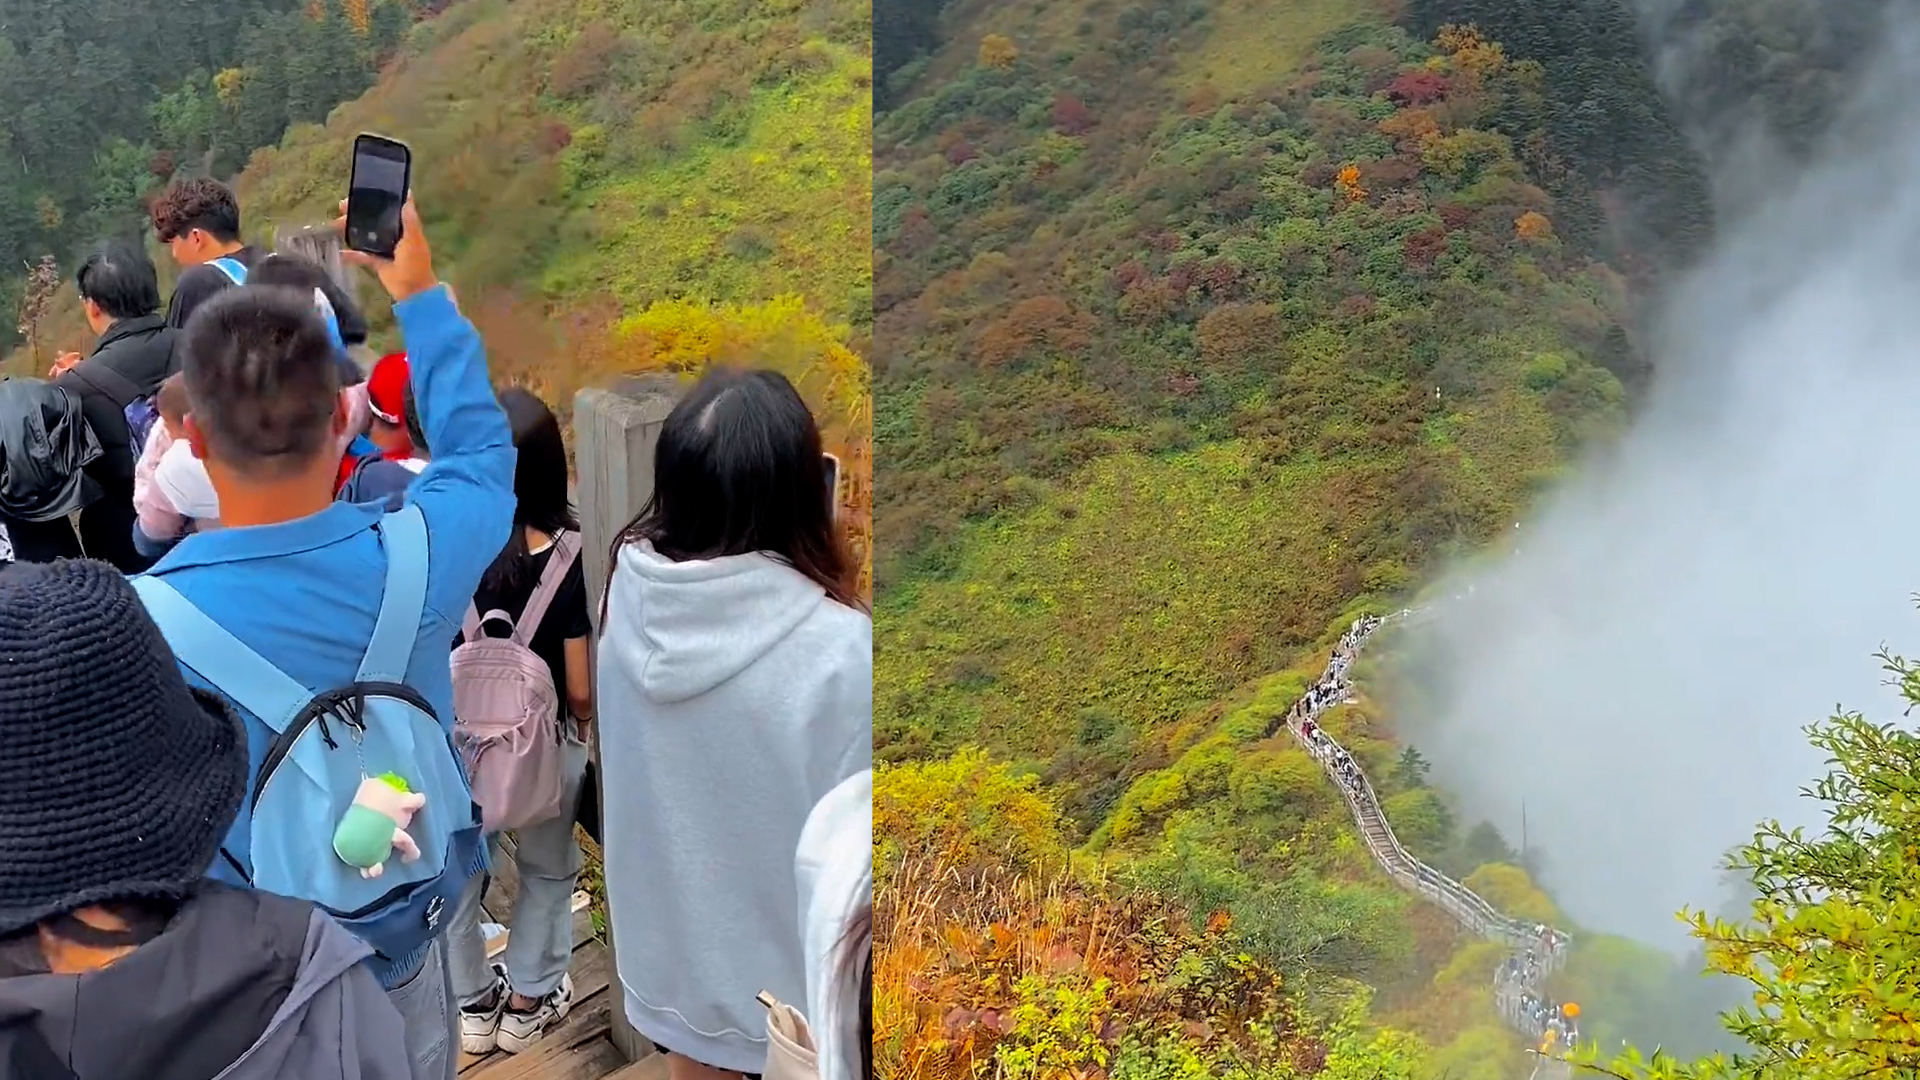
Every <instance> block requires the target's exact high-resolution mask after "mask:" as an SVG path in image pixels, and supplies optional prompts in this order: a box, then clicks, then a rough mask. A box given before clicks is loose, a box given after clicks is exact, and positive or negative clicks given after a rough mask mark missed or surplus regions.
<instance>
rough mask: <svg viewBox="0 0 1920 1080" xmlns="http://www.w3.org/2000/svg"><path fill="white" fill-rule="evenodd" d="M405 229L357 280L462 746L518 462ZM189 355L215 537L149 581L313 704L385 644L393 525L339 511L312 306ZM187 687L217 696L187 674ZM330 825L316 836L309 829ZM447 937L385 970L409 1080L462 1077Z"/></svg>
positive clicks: (323, 337)
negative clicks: (373, 326)
mask: <svg viewBox="0 0 1920 1080" xmlns="http://www.w3.org/2000/svg"><path fill="white" fill-rule="evenodd" d="M403 220H404V223H405V235H404V238H403V239H402V240H401V242H400V245H399V248H398V250H397V251H396V252H395V255H394V258H393V259H392V260H371V259H365V258H361V259H359V260H358V261H360V262H361V263H362V264H363V265H368V266H371V267H372V268H373V270H374V271H375V273H376V274H378V276H379V278H380V281H381V283H382V284H383V285H385V286H386V288H387V291H388V292H389V293H391V294H392V296H393V299H394V317H395V319H396V320H397V321H398V323H399V325H400V329H401V332H402V333H403V335H404V336H405V339H406V346H407V351H408V353H409V354H410V356H411V357H412V361H413V363H412V379H413V384H414V389H415V393H416V396H417V398H418V400H419V407H420V417H421V422H422V424H423V425H424V427H425V428H426V433H427V435H428V436H429V437H430V438H431V439H432V442H433V446H434V449H435V450H436V454H435V457H434V461H433V464H432V465H431V466H429V467H428V468H427V469H426V470H425V471H424V472H423V473H422V474H421V475H420V476H419V477H418V478H417V479H416V480H415V481H414V483H413V484H412V486H411V487H410V488H409V489H408V491H407V494H406V502H407V503H408V504H411V505H415V506H417V507H418V508H419V510H420V513H421V516H423V517H424V518H425V521H426V528H427V551H428V572H427V581H426V597H425V606H424V610H423V612H422V614H421V617H420V623H419V626H418V627H416V630H415V637H414V646H413V653H412V657H411V661H410V664H409V667H408V669H407V672H406V677H405V680H404V681H405V684H406V686H408V687H410V688H412V689H413V690H415V691H418V692H419V693H420V694H421V695H422V696H423V697H424V698H425V699H426V700H427V701H428V702H429V703H430V704H431V705H432V707H433V710H434V713H435V715H436V716H437V717H438V718H439V720H440V722H441V724H442V725H443V726H445V727H447V728H449V729H450V728H451V725H452V723H453V717H454V713H453V685H452V680H451V676H450V674H449V666H448V653H449V649H450V645H451V642H452V641H453V640H454V638H455V636H456V635H457V633H458V631H459V628H460V620H461V617H462V616H463V615H464V613H465V611H466V608H467V605H468V604H469V603H470V602H471V600H472V598H473V594H474V590H475V589H476V588H477V587H478V585H479V583H480V576H481V573H482V572H483V571H484V570H485V569H486V567H487V566H488V564H490V563H491V562H492V561H493V559H494V557H495V556H496V555H498V554H499V552H500V549H501V548H502V547H503V546H504V545H505V544H506V540H507V535H508V531H509V529H510V528H511V523H512V520H513V510H514V496H513V472H514V449H513V439H512V433H511V431H510V430H509V428H508V425H507V420H506V416H505V414H504V413H502V412H501V410H500V406H499V404H498V403H497V402H496V400H495V398H494V395H493V389H492V387H491V385H490V384H489V382H488V379H487V364H486V356H485V354H484V352H483V350H482V348H481V342H480V337H479V335H478V334H477V333H476V332H475V330H474V328H473V325H472V324H471V323H469V322H468V321H467V320H466V319H465V318H464V317H463V316H462V315H461V314H460V312H459V310H458V309H457V308H455V306H454V303H453V300H452V298H451V296H450V294H449V292H448V290H447V288H446V287H445V286H444V285H442V284H441V283H440V282H439V280H438V279H437V277H436V276H435V274H434V271H433V264H432V259H431V257H430V254H429V252H428V249H427V242H426V238H425V235H424V233H423V231H422V228H421V224H420V218H419V215H418V213H417V212H416V211H415V210H414V207H413V204H412V202H411V201H409V202H408V204H407V207H406V210H405V214H404V219H403ZM183 343H184V346H185V355H186V358H187V359H186V365H185V372H186V386H187V396H188V401H189V407H190V414H189V416H188V418H187V421H186V424H185V427H186V431H185V437H186V439H187V441H188V442H189V443H190V444H191V446H192V447H193V452H194V454H195V455H196V456H197V457H200V458H201V459H203V460H204V461H205V462H206V467H207V475H208V477H209V479H210V480H211V481H212V483H213V487H214V490H215V491H216V492H217V493H218V495H219V498H220V517H221V524H222V525H223V528H220V529H217V530H213V531H209V532H205V533H197V534H195V535H192V536H189V537H187V538H186V539H185V540H184V541H183V542H181V544H180V545H179V546H178V547H176V548H174V549H173V550H172V551H171V552H170V553H168V554H167V556H166V557H165V558H163V559H162V560H161V561H160V562H159V563H158V564H157V565H156V566H155V567H154V568H153V570H152V571H151V572H150V573H151V574H152V575H155V576H157V577H160V578H162V579H163V580H164V581H165V582H166V584H167V585H170V586H172V588H173V589H174V590H176V591H178V592H179V593H180V594H181V595H182V596H184V597H185V598H186V600H188V601H189V602H191V604H192V605H193V607H196V608H198V609H199V610H200V611H201V612H202V613H204V614H205V615H206V616H208V617H209V618H211V619H212V620H213V621H214V622H216V623H218V624H219V626H220V627H222V628H224V629H225V630H226V631H227V632H228V633H229V634H231V635H233V637H235V638H237V639H238V640H239V642H240V643H241V644H243V645H245V646H247V647H248V648H250V649H252V650H253V651H254V652H255V653H257V654H259V656H260V657H261V658H263V659H264V660H266V661H267V662H268V663H270V664H271V665H273V666H274V667H276V668H278V669H279V670H280V671H281V672H284V673H285V674H286V675H287V676H289V677H291V678H292V679H293V680H294V681H296V682H298V683H300V684H302V685H303V686H305V687H308V688H310V689H313V690H324V689H328V688H333V687H342V686H347V685H349V684H351V683H353V682H354V681H355V679H356V671H357V669H358V667H359V665H360V662H361V658H362V656H363V654H364V653H366V651H367V649H368V643H369V641H370V640H371V639H372V637H373V634H374V624H375V619H376V616H377V615H378V613H379V612H380V609H381V602H382V597H383V594H384V592H385V583H386V573H387V549H386V546H385V544H384V543H383V540H382V537H381V535H380V534H379V533H378V532H376V531H375V525H376V523H379V522H380V521H381V519H382V515H383V513H384V512H385V511H386V509H387V508H386V507H384V506H382V505H378V504H364V505H356V504H352V503H347V502H339V501H336V500H335V499H334V485H335V480H336V477H337V473H338V469H339V455H338V453H337V448H338V446H339V441H338V438H339V435H340V434H341V433H342V432H344V431H345V428H346V424H347V418H346V416H345V410H344V408H343V407H342V406H341V405H340V404H339V402H340V395H339V378H340V375H339V370H338V366H337V364H336V363H335V358H334V350H333V347H332V343H331V341H330V340H329V338H328V335H327V332H326V328H325V327H324V326H323V325H322V323H321V320H320V319H319V317H318V316H317V315H316V314H315V313H314V308H313V304H312V300H311V297H300V296H297V295H293V294H291V293H286V292H282V291H280V290H274V289H267V288H258V289H255V288H244V289H230V290H226V291H224V292H223V293H221V294H220V295H218V296H216V297H214V298H212V299H209V300H208V301H206V303H205V304H204V305H202V307H201V308H200V310H198V311H196V312H195V314H194V316H193V318H192V319H191V320H190V321H189V323H188V325H187V327H186V329H185V330H184V332H183ZM169 636H170V637H171V636H172V632H171V630H169ZM186 674H187V677H188V679H189V681H192V682H195V683H196V684H198V685H202V686H207V685H209V684H208V683H207V681H206V680H203V679H201V678H200V676H199V675H198V674H197V673H195V672H193V671H192V670H191V669H189V670H188V671H187V672H186ZM242 711H243V714H244V719H245V720H246V723H247V730H248V743H249V747H248V751H249V754H248V757H249V776H250V777H254V778H257V777H258V776H259V775H260V770H261V766H262V764H263V762H264V761H265V760H266V757H267V752H268V749H269V747H270V745H271V743H272V736H273V732H272V730H271V729H270V728H268V727H267V726H266V725H264V724H263V723H262V722H261V720H260V719H259V718H258V717H256V716H253V715H251V714H245V711H244V710H242ZM255 784H257V779H255V780H250V781H249V786H250V787H252V786H254V785H255ZM258 794H259V793H258V792H257V791H256V792H253V795H255V796H256V797H257V795H258ZM466 809H470V808H463V810H462V812H465V810H466ZM333 825H334V823H333V822H315V823H314V828H315V829H324V830H328V831H331V829H332V828H333ZM250 827H251V823H250V820H249V816H248V814H246V813H242V814H241V815H240V818H239V820H238V821H236V822H235V824H234V826H233V829H232V830H231V831H230V832H229V833H228V836H227V841H226V843H225V844H224V845H223V850H224V851H226V852H229V853H238V854H237V858H236V856H234V855H231V854H230V855H229V856H227V857H226V858H223V859H219V860H216V862H215V865H214V867H213V870H212V875H213V876H214V877H216V878H221V879H224V880H235V881H238V880H244V879H243V878H242V877H241V876H240V874H239V870H238V862H239V861H243V860H250V858H251V856H250V855H249V854H248V852H249V851H250V850H251V848H250V846H249V845H250V832H249V830H250ZM478 862H479V856H478V854H477V852H476V855H475V857H474V859H473V860H471V864H470V865H463V866H458V867H455V866H449V867H448V869H447V871H446V872H447V873H448V874H456V873H457V874H461V875H464V876H463V877H462V878H461V880H463V881H464V880H465V877H470V876H471V875H472V874H473V873H475V872H477V871H478V869H479V865H478ZM426 925H427V926H435V925H436V924H435V923H434V922H433V921H432V920H429V921H428V922H427V924H426ZM437 929H439V928H438V927H436V931H437ZM443 937H444V934H440V935H439V936H438V937H433V938H432V939H431V944H430V945H427V946H424V947H422V948H421V949H419V950H416V953H415V955H409V956H403V957H397V958H394V959H393V960H392V961H391V962H389V963H384V964H383V963H379V962H377V961H376V962H374V969H375V974H376V975H378V976H379V977H380V981H381V984H382V985H383V986H385V987H386V988H387V990H388V992H389V994H390V995H391V996H392V998H393V1000H394V1003H395V1004H396V1005H397V1006H398V1007H399V1008H400V1012H401V1014H402V1016H403V1017H405V1019H406V1021H407V1040H408V1047H409V1051H410V1053H411V1055H412V1057H413V1066H414V1076H415V1077H416V1080H421V1078H437V1077H445V1078H447V1080H451V1078H452V1077H453V1075H454V1070H455V1060H456V1055H455V1053H454V1047H455V1046H456V1045H457V1041H456V1024H457V1020H456V1017H457V1010H456V1009H455V1008H454V1006H453V1004H452V1003H451V1002H450V1001H448V997H449V989H448V975H447V961H446V955H445V951H444V948H443V944H442V940H441V939H442V938H443Z"/></svg>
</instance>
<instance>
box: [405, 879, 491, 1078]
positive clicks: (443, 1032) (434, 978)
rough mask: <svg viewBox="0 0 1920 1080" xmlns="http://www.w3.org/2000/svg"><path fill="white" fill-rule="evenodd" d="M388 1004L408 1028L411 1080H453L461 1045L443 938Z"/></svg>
mask: <svg viewBox="0 0 1920 1080" xmlns="http://www.w3.org/2000/svg"><path fill="white" fill-rule="evenodd" d="M474 880H476V881H478V880H479V878H478V877H476V878H475V879H474ZM387 1000H389V1001H391V1002H393V1007H394V1008H395V1009H398V1010H399V1011H400V1019H401V1020H403V1021H405V1022H406V1025H407V1056H408V1057H410V1058H411V1059H412V1060H413V1080H454V1072H455V1070H457V1069H458V1068H459V1065H460V1061H459V1058H458V1057H457V1056H456V1055H455V1054H454V1052H453V1051H454V1048H455V1047H457V1046H459V1045H460V1013H459V1010H457V1009H455V1008H454V1007H453V986H452V983H451V982H450V981H449V977H448V971H447V939H446V938H444V937H443V938H440V939H439V940H437V941H435V942H434V943H433V946H432V947H431V948H429V949H428V950H427V955H426V959H424V960H422V961H421V962H420V970H419V971H417V972H415V973H414V976H413V978H411V979H408V980H407V981H406V982H403V983H401V984H400V985H399V986H396V987H394V988H393V989H391V990H389V991H387Z"/></svg>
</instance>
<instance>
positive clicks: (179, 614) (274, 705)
mask: <svg viewBox="0 0 1920 1080" xmlns="http://www.w3.org/2000/svg"><path fill="white" fill-rule="evenodd" d="M131 580H132V582H133V591H134V592H136V593H139V594H140V600H141V602H142V603H143V604H145V605H146V608H147V613H148V614H149V615H151V616H153V621H154V622H155V623H157V624H158V625H159V627H160V630H161V632H162V633H163V634H164V635H165V636H166V639H167V645H168V646H169V647H170V648H172V649H173V655H174V657H175V658H176V659H178V660H179V661H180V662H181V663H183V664H185V665H187V666H188V667H190V668H192V669H193V670H194V671H195V672H196V673H198V674H199V675H200V677H201V678H203V679H205V680H207V681H208V682H210V683H212V684H213V685H214V686H216V687H218V688H219V690H220V692H221V693H223V694H225V695H227V696H228V697H230V698H232V699H233V700H234V701H235V702H236V703H237V704H239V706H240V707H241V708H243V709H245V710H247V711H248V712H250V713H252V714H253V715H254V716H256V717H258V718H259V719H260V722H261V723H263V724H265V725H267V726H268V727H270V728H272V729H273V730H274V732H275V733H278V732H282V731H285V730H286V729H287V725H288V724H290V723H292V722H293V718H294V717H295V716H297V715H298V714H299V712H300V710H301V709H304V708H306V706H307V702H309V701H311V700H313V692H312V691H310V690H308V689H307V688H306V687H304V686H301V685H300V684H299V683H297V682H294V681H293V679H292V678H290V677H288V676H287V674H286V673H285V672H282V671H281V670H280V669H279V668H277V667H274V666H273V665H272V664H269V663H267V661H266V660H265V659H264V658H262V657H261V655H260V654H259V653H257V652H254V651H253V650H252V649H249V648H247V646H246V645H244V644H242V643H241V641H240V639H239V638H236V637H234V636H233V635H232V634H231V633H228V632H227V630H226V628H225V627H223V626H221V625H220V624H219V623H217V622H214V621H213V619H212V618H211V617H210V616H208V615H207V613H206V612H204V611H201V610H200V609H199V608H197V607H195V606H193V602H192V601H190V600H188V599H187V598H186V597H184V596H181V595H180V591H179V590H178V589H175V588H174V587H173V586H171V585H169V584H167V583H166V582H165V581H162V580H161V579H159V578H157V577H155V576H153V575H151V574H143V575H141V576H140V577H136V578H133V579H131Z"/></svg>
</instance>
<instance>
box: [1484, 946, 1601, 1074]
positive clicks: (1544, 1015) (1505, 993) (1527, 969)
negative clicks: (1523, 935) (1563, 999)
mask: <svg viewBox="0 0 1920 1080" xmlns="http://www.w3.org/2000/svg"><path fill="white" fill-rule="evenodd" d="M1534 930H1535V933H1536V934H1537V940H1535V941H1534V942H1532V943H1530V944H1529V945H1528V946H1527V948H1526V949H1524V950H1522V951H1520V952H1517V953H1514V954H1513V955H1511V956H1509V957H1507V958H1506V959H1505V960H1503V961H1501V963H1500V966H1499V967H1498V968H1496V969H1495V970H1494V973H1493V998H1494V1005H1495V1007H1496V1008H1498V1009H1499V1011H1500V1015H1501V1016H1502V1017H1504V1018H1505V1019H1506V1021H1507V1023H1508V1025H1509V1026H1511V1027H1513V1028H1515V1029H1516V1030H1518V1031H1520V1032H1521V1033H1522V1034H1524V1035H1526V1036H1528V1037H1529V1038H1530V1039H1531V1040H1533V1041H1534V1042H1535V1043H1538V1044H1540V1046H1541V1048H1542V1049H1543V1050H1546V1051H1555V1050H1558V1051H1565V1050H1566V1049H1567V1048H1568V1047H1570V1046H1572V1045H1574V1044H1575V1043H1577V1042H1579V1041H1580V1025H1579V1022H1578V1019H1577V1018H1578V1017H1579V1015H1580V1009H1579V1006H1577V1005H1573V1004H1570V1003H1558V1002H1555V1001H1553V1000H1552V999H1551V998H1549V997H1548V996H1547V994H1546V991H1545V989H1544V987H1545V984H1546V978H1547V975H1548V974H1550V973H1551V972H1552V971H1553V969H1554V968H1555V967H1557V966H1558V965H1559V963H1560V961H1561V960H1562V959H1564V956H1563V953H1564V946H1565V939H1564V938H1561V937H1560V936H1559V935H1556V934H1555V933H1554V931H1553V929H1552V928H1551V927H1548V926H1544V925H1543V926H1536V927H1535V928H1534Z"/></svg>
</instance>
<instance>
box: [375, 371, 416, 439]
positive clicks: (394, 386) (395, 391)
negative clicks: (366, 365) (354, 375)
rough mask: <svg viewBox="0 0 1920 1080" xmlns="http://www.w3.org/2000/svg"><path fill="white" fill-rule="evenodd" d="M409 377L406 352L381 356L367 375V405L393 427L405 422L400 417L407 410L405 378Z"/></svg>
mask: <svg viewBox="0 0 1920 1080" xmlns="http://www.w3.org/2000/svg"><path fill="white" fill-rule="evenodd" d="M410 377H411V375H410V369H409V368H408V367H407V354H406V353H394V354H393V355H391V356H383V357H381V358H380V362H379V363H377V364H375V365H373V373H372V374H370V375H368V376H367V405H368V406H369V407H370V408H372V410H373V415H375V416H377V417H379V418H380V419H381V420H382V421H384V422H386V423H389V424H392V425H394V426H395V427H399V426H400V425H401V424H403V423H405V422H406V421H405V420H403V419H402V417H404V416H405V415H406V412H407V380H408V379H409V378H410Z"/></svg>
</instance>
